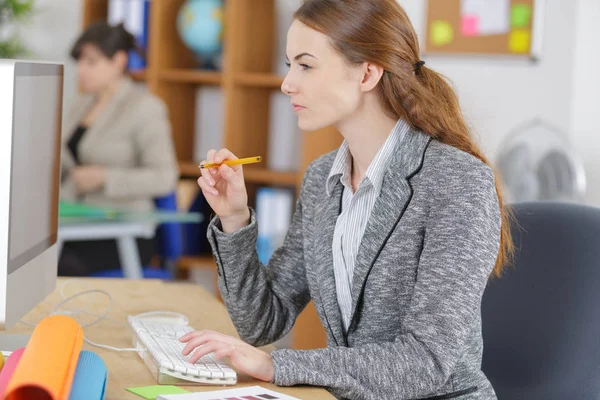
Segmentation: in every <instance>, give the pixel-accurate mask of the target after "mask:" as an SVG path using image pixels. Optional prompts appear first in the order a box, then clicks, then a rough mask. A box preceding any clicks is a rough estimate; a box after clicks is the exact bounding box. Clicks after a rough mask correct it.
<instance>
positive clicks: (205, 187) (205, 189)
mask: <svg viewBox="0 0 600 400" xmlns="http://www.w3.org/2000/svg"><path fill="white" fill-rule="evenodd" d="M198 186H200V189H202V194H204V196H207V197H208V196H218V195H219V191H218V190H217V189H215V188H214V187H212V186H210V185H209V184H208V183H207V182H206V179H204V178H203V177H200V178H198Z"/></svg>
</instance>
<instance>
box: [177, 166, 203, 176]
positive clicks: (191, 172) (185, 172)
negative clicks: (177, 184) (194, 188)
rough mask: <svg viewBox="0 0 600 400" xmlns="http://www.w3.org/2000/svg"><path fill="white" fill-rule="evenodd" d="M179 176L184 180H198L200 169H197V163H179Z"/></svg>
mask: <svg viewBox="0 0 600 400" xmlns="http://www.w3.org/2000/svg"><path fill="white" fill-rule="evenodd" d="M179 174H180V175H181V176H182V177H184V178H199V177H200V168H198V163H194V162H180V163H179Z"/></svg>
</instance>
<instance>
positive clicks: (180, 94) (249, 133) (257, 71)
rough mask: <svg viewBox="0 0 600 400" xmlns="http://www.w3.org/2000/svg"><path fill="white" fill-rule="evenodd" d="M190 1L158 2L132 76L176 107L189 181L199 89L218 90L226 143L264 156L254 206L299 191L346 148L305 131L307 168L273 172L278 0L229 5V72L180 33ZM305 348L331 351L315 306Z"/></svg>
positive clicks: (200, 263)
mask: <svg viewBox="0 0 600 400" xmlns="http://www.w3.org/2000/svg"><path fill="white" fill-rule="evenodd" d="M82 2H83V13H82V16H83V21H82V24H83V27H84V28H85V27H87V26H88V25H90V24H91V23H93V22H97V21H100V20H106V18H107V14H108V2H109V0H82ZM184 2H185V0H152V2H151V12H150V22H149V29H150V32H149V48H148V51H147V56H148V58H147V68H146V69H145V70H142V71H135V72H131V77H132V79H134V80H135V81H137V82H145V83H146V84H147V85H148V87H149V89H150V90H151V91H152V92H153V93H155V94H156V95H158V96H160V97H161V98H162V99H163V101H164V102H165V104H166V105H167V107H168V109H169V114H170V118H171V124H172V131H173V141H174V143H175V150H176V152H177V159H178V161H179V166H180V175H181V178H182V179H192V178H197V177H198V176H199V171H198V168H197V160H194V159H193V149H194V132H195V123H196V121H195V118H196V113H195V106H196V105H195V101H196V91H197V89H198V87H199V86H216V87H219V88H220V90H222V92H223V98H224V110H223V121H222V124H223V135H224V137H223V143H224V146H225V147H227V148H228V149H230V150H231V151H232V152H233V153H234V154H238V155H240V156H249V155H262V156H263V160H264V161H263V162H262V163H261V164H256V165H247V166H244V176H245V179H246V185H247V187H248V196H249V199H251V200H250V202H251V205H253V200H254V195H255V193H256V190H257V189H258V187H260V186H285V187H292V188H295V189H296V193H298V189H299V185H300V183H301V182H302V177H303V175H304V170H305V169H306V167H307V166H308V164H309V163H310V162H311V161H312V160H314V159H315V158H317V157H318V156H320V155H322V154H325V153H327V152H329V151H331V150H333V149H334V148H336V147H338V146H339V145H340V143H341V137H340V135H339V134H338V133H337V132H336V130H335V129H333V128H332V127H328V128H325V129H322V130H320V131H317V132H303V133H302V138H301V148H300V152H301V155H300V160H301V163H300V167H299V170H297V171H276V170H270V169H268V167H267V165H268V151H267V150H268V143H269V140H268V138H269V137H268V135H269V134H275V132H269V111H270V110H269V108H270V107H269V101H270V95H271V93H272V91H273V90H280V86H281V83H282V82H283V77H282V76H279V75H276V74H273V72H272V64H273V53H274V37H275V31H274V30H275V0H227V1H226V2H225V12H224V18H225V26H226V27H235V29H226V31H225V35H224V39H223V40H224V43H223V45H224V46H223V47H224V49H225V52H224V55H223V68H222V71H218V72H215V71H202V70H198V69H196V68H195V60H194V56H193V54H192V52H191V51H190V50H189V49H188V48H187V47H186V46H185V45H184V43H183V42H182V41H181V39H180V37H179V34H178V32H177V29H176V18H177V13H178V12H179V9H180V7H181V5H182V4H183V3H184ZM179 267H180V268H182V269H184V270H185V269H190V268H202V267H204V268H206V267H209V268H215V265H214V261H213V260H212V258H210V257H208V258H207V257H185V258H184V259H182V260H181V262H180V263H179ZM292 338H293V339H292V346H293V347H294V348H298V349H311V348H319V347H325V345H326V343H325V332H324V331H323V328H322V327H321V324H320V322H319V320H318V317H317V314H316V311H315V309H314V307H313V305H312V303H311V304H310V305H309V306H308V307H307V308H306V310H305V311H304V312H303V313H302V315H300V317H299V319H298V321H297V323H296V326H295V328H294V331H293V336H292Z"/></svg>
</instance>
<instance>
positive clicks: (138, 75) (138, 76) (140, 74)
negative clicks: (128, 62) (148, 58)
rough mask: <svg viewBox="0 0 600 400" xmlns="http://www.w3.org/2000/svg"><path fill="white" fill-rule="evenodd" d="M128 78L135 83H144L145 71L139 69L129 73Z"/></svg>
mask: <svg viewBox="0 0 600 400" xmlns="http://www.w3.org/2000/svg"><path fill="white" fill-rule="evenodd" d="M129 76H130V77H131V79H133V80H134V81H137V82H144V81H146V79H147V74H146V70H145V69H140V70H137V71H130V72H129Z"/></svg>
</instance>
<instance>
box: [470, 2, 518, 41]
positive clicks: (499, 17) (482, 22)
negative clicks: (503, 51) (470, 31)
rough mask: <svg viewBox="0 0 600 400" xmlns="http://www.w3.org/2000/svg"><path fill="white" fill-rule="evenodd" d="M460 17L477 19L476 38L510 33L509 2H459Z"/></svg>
mask: <svg viewBox="0 0 600 400" xmlns="http://www.w3.org/2000/svg"><path fill="white" fill-rule="evenodd" d="M460 11H461V17H462V18H465V17H476V18H477V19H478V24H477V26H478V29H477V31H478V33H477V35H478V36H487V35H503V34H506V33H508V32H509V31H510V0H461V10H460Z"/></svg>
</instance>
